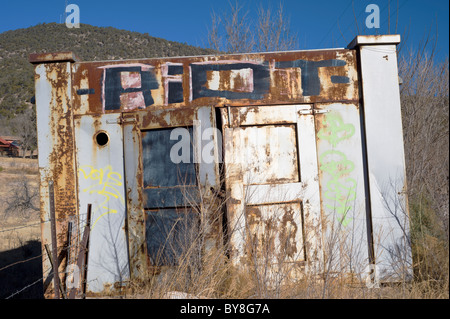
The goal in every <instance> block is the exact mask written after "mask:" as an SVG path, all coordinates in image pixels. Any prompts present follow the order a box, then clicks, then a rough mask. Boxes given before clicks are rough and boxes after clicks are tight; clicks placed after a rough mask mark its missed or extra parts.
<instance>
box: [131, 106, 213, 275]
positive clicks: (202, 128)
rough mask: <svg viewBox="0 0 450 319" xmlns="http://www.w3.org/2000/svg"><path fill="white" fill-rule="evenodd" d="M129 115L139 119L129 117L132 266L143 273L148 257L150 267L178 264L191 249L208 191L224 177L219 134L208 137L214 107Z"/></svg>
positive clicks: (202, 219) (198, 231)
mask: <svg viewBox="0 0 450 319" xmlns="http://www.w3.org/2000/svg"><path fill="white" fill-rule="evenodd" d="M130 117H134V119H135V121H134V122H133V121H129V120H125V121H124V134H125V136H124V137H125V146H124V147H125V163H126V175H127V179H126V185H127V186H126V187H127V196H128V207H129V210H128V213H129V216H128V221H129V225H130V229H133V233H131V232H130V238H129V243H130V259H131V268H132V272H133V274H136V275H138V273H139V269H141V268H142V266H143V263H144V262H145V261H144V260H145V259H147V261H148V264H149V265H150V266H151V267H161V266H174V265H177V264H178V263H179V260H180V258H181V257H182V256H183V257H185V256H186V252H188V251H189V252H190V253H191V252H192V249H191V250H189V249H190V248H193V245H195V243H196V242H198V239H199V238H198V236H199V234H200V230H199V227H200V225H201V223H202V222H203V221H204V218H205V216H204V214H202V212H203V211H202V207H204V206H205V205H203V202H202V201H205V200H206V198H207V195H208V192H207V191H206V190H208V189H210V188H215V187H216V185H217V182H218V180H219V178H218V163H217V160H215V159H216V158H217V154H216V150H217V145H216V143H217V142H216V138H215V135H214V134H213V135H211V136H210V138H209V139H207V138H206V139H205V136H206V135H208V134H205V133H207V132H208V130H209V129H212V128H213V127H214V124H213V123H214V122H215V115H214V112H213V109H212V108H211V107H202V108H193V109H184V110H164V111H153V112H139V113H137V115H136V116H134V115H131V116H130ZM205 143H206V144H208V143H212V144H213V145H212V146H213V147H211V149H212V150H214V152H213V155H212V156H213V160H212V161H210V160H205V157H204V156H203V155H204V154H205V152H204V147H205ZM205 196H206V197H205ZM202 235H204V232H203V233H202ZM196 249H197V248H196ZM198 249H201V247H198ZM142 251H146V256H143V254H142ZM196 255H197V256H199V254H196Z"/></svg>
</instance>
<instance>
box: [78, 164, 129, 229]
mask: <svg viewBox="0 0 450 319" xmlns="http://www.w3.org/2000/svg"><path fill="white" fill-rule="evenodd" d="M78 172H79V173H80V176H82V178H83V180H84V181H87V182H88V183H89V184H90V185H89V186H87V187H85V188H83V189H82V191H83V192H84V193H88V194H95V195H100V196H101V197H100V198H101V199H103V200H100V201H99V202H98V203H96V204H97V205H95V206H94V210H93V214H94V215H93V216H97V215H98V217H96V219H95V221H94V223H93V224H92V229H93V228H94V227H95V225H96V224H97V222H98V221H99V220H100V219H101V218H102V217H104V216H106V215H109V214H117V210H116V209H113V208H111V207H110V204H111V203H110V202H111V201H112V200H113V199H117V200H119V201H120V203H122V204H125V200H124V198H123V195H122V192H121V189H122V188H123V180H122V175H121V174H120V173H118V172H116V171H114V170H113V168H112V166H111V165H107V166H106V167H104V168H94V167H93V166H92V165H83V166H81V167H80V168H79V169H78Z"/></svg>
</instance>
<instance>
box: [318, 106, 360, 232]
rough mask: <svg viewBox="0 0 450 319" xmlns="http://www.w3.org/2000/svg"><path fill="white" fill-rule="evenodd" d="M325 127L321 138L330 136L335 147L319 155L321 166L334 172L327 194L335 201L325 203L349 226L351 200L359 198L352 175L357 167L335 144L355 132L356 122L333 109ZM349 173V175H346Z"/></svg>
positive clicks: (330, 172) (327, 196)
mask: <svg viewBox="0 0 450 319" xmlns="http://www.w3.org/2000/svg"><path fill="white" fill-rule="evenodd" d="M322 124H323V128H322V129H321V130H320V131H319V132H318V133H317V136H318V138H319V139H324V140H327V141H328V142H329V143H330V144H331V145H332V147H333V149H332V150H327V151H325V152H323V153H322V154H321V155H320V157H319V163H320V170H321V171H323V172H324V173H327V174H329V175H330V176H331V180H329V181H328V182H327V183H326V188H325V189H326V190H325V193H324V197H325V198H326V199H328V200H329V201H332V202H333V205H331V204H328V203H325V207H326V208H327V209H329V210H332V211H335V212H336V213H337V214H338V216H339V217H338V221H339V222H340V223H341V224H342V225H343V226H347V225H348V223H350V222H351V221H352V218H351V217H348V216H347V214H348V212H349V211H350V209H351V206H350V203H351V202H352V201H353V200H355V199H356V180H355V179H354V178H351V177H348V175H349V174H350V173H351V172H352V171H353V170H354V168H355V164H354V163H353V162H352V161H350V160H348V159H347V156H346V155H345V154H344V153H343V152H341V151H338V150H335V149H334V148H335V147H336V146H337V144H338V143H340V142H341V141H343V140H347V139H349V138H351V137H352V136H353V135H354V134H355V127H354V126H353V124H350V123H344V121H343V120H342V117H341V116H340V114H339V113H336V112H331V113H329V114H328V115H326V116H324V119H323V121H322ZM346 176H347V177H346Z"/></svg>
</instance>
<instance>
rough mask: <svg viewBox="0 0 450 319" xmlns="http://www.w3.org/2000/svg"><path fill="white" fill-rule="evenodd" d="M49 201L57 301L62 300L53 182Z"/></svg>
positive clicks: (54, 287)
mask: <svg viewBox="0 0 450 319" xmlns="http://www.w3.org/2000/svg"><path fill="white" fill-rule="evenodd" d="M48 192H49V201H50V224H51V239H52V262H53V263H52V266H53V291H54V293H55V299H60V295H59V288H58V287H59V272H58V267H59V260H58V244H57V240H56V214H55V192H54V189H53V181H50V182H49V183H48Z"/></svg>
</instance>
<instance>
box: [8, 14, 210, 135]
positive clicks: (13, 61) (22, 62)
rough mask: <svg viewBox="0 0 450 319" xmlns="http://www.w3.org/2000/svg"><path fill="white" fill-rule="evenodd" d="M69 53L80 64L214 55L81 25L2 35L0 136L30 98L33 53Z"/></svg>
mask: <svg viewBox="0 0 450 319" xmlns="http://www.w3.org/2000/svg"><path fill="white" fill-rule="evenodd" d="M56 51H73V52H75V53H76V55H77V56H79V57H80V58H81V59H82V60H84V61H98V60H116V59H135V58H152V57H169V56H186V55H205V54H212V53H214V52H215V51H213V50H210V49H203V48H199V47H194V46H190V45H186V44H182V43H178V42H172V41H167V40H164V39H161V38H155V37H152V36H150V35H148V34H141V33H138V32H131V31H126V30H119V29H115V28H112V27H95V26H91V25H88V24H81V26H80V28H78V29H76V28H73V29H69V28H67V27H66V26H65V25H64V24H57V23H48V24H46V23H43V24H39V25H36V26H33V27H30V28H26V29H18V30H13V31H7V32H3V33H1V34H0V135H1V134H7V133H6V132H5V131H7V127H6V124H5V123H7V119H11V118H13V117H15V116H16V115H18V114H21V113H22V112H23V111H24V110H26V109H27V106H29V105H30V103H29V101H30V98H31V97H32V96H33V95H34V92H33V91H34V79H33V66H32V65H31V64H30V63H29V62H28V55H29V54H30V53H34V52H38V53H41V52H56Z"/></svg>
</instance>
